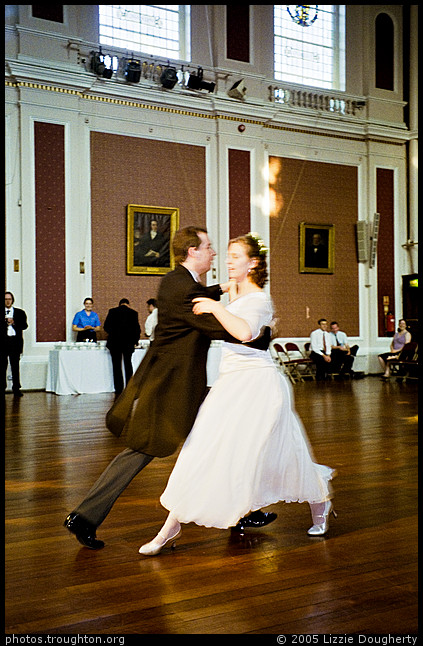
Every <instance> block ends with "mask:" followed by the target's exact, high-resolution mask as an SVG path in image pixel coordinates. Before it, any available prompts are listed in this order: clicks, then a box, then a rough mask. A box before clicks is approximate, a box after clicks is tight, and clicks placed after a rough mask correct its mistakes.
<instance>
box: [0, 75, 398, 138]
mask: <svg viewBox="0 0 423 646" xmlns="http://www.w3.org/2000/svg"><path fill="white" fill-rule="evenodd" d="M5 85H6V87H11V88H17V89H20V88H28V89H35V90H43V91H47V92H57V93H59V94H67V95H72V96H76V97H78V98H80V99H84V100H87V101H99V102H101V103H108V104H111V105H119V106H125V107H131V108H138V109H142V110H154V111H157V112H165V113H168V114H176V115H180V116H186V117H194V118H199V119H211V120H222V121H235V122H238V123H243V124H247V125H254V126H259V127H261V128H264V129H268V130H278V131H284V132H292V133H295V134H305V135H314V136H321V137H330V138H334V139H344V140H349V141H361V142H363V141H370V142H379V143H383V142H384V143H390V144H394V145H397V146H402V145H403V144H404V141H407V140H408V138H409V137H408V132H404V131H402V132H401V136H400V137H398V134H399V133H398V134H396V137H395V138H393V137H392V135H390V134H388V133H386V132H384V129H383V128H380V129H378V130H379V131H378V132H377V133H376V132H373V133H372V132H370V131H369V130H370V129H369V128H367V132H365V131H363V130H362V128H359V129H357V130H359V131H356V132H345V131H344V132H343V133H340V132H335V131H334V130H333V129H330V130H329V129H323V128H313V127H308V128H307V127H306V128H304V127H301V125H299V126H298V127H295V126H286V125H283V124H278V123H275V122H274V117H273V118H270V119H251V118H244V117H243V116H242V115H240V114H239V113H238V114H236V115H231V114H225V113H224V112H223V110H222V111H219V109H218V108H216V106H215V104H214V107H213V109H212V110H210V111H209V112H206V111H204V112H199V111H196V110H188V109H184V108H178V107H170V106H164V105H155V104H154V103H146V102H142V101H137V100H134V99H125V98H122V99H120V98H116V97H113V96H104V95H100V94H92V93H89V91H87V90H83V91H81V90H76V89H72V88H66V87H60V86H57V85H51V84H46V83H38V82H32V81H11V80H9V79H6V81H5ZM221 103H222V108H223V105H224V103H225V101H224V100H223V101H221ZM208 107H209V108H210V106H208ZM271 121H272V123H271ZM399 139H400V140H399Z"/></svg>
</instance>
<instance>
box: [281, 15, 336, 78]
mask: <svg viewBox="0 0 423 646" xmlns="http://www.w3.org/2000/svg"><path fill="white" fill-rule="evenodd" d="M337 13H338V5H274V26H275V36H274V62H275V79H279V80H282V81H290V82H292V83H299V84H303V85H311V86H315V87H322V88H328V89H329V88H333V89H335V88H336V86H337V85H338V86H339V82H338V80H337V78H336V72H335V70H337V69H338V68H339V66H340V61H337V60H335V55H336V56H338V57H339V56H343V55H344V51H343V48H340V46H339V44H340V43H339V39H340V33H341V29H342V30H343V29H344V25H343V24H342V26H341V25H340V29H339V30H338V29H337V27H336V25H337V24H338V22H339V23H340V22H341V20H338V21H337V20H336V18H337ZM338 32H339V33H338ZM336 89H341V88H340V87H338V88H336Z"/></svg>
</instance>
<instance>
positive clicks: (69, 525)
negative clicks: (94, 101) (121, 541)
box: [63, 512, 104, 550]
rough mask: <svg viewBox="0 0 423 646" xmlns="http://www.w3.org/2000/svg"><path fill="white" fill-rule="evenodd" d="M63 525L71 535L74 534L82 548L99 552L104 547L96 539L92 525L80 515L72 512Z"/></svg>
mask: <svg viewBox="0 0 423 646" xmlns="http://www.w3.org/2000/svg"><path fill="white" fill-rule="evenodd" d="M63 525H64V527H66V529H68V530H69V531H70V532H71V533H72V534H75V536H76V538H77V539H78V541H79V542H80V543H81V545H83V546H84V547H88V548H89V549H90V550H101V548H102V547H104V543H103V541H100V540H98V538H96V535H95V532H96V528H95V527H94V525H92V524H91V523H89V522H88V521H87V520H85V518H83V517H82V516H81V515H80V514H77V513H76V512H72V513H71V514H69V516H67V517H66V519H65V522H64V523H63Z"/></svg>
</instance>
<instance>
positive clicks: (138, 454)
mask: <svg viewBox="0 0 423 646" xmlns="http://www.w3.org/2000/svg"><path fill="white" fill-rule="evenodd" d="M173 250H174V255H175V262H176V263H177V267H176V269H174V270H173V271H171V272H169V273H168V274H166V275H165V276H164V277H163V279H162V281H161V284H160V288H159V293H158V297H157V300H158V310H159V316H158V324H157V327H156V330H155V338H154V341H153V342H152V344H151V346H150V348H149V350H148V352H147V354H146V355H145V357H144V359H143V361H142V362H141V364H140V366H139V368H138V370H137V371H136V373H135V374H134V375H133V377H132V379H131V380H130V381H129V384H128V385H127V387H126V388H125V390H124V391H123V393H122V394H121V396H120V397H118V399H117V400H116V402H115V404H114V405H113V406H112V408H111V409H110V411H109V412H108V414H107V417H106V424H107V427H108V428H109V429H110V431H111V432H112V433H113V434H114V435H116V436H118V437H119V436H122V438H124V440H125V443H126V446H127V447H128V448H126V449H124V450H123V451H122V452H121V453H119V455H117V456H116V457H115V458H114V460H112V462H111V463H110V464H109V466H108V467H106V469H105V471H103V473H102V474H101V476H100V477H99V479H98V480H97V482H96V483H95V484H94V486H93V487H92V489H91V490H90V491H89V492H88V494H87V496H86V498H85V499H84V500H83V501H82V503H81V504H80V505H78V507H76V508H75V509H74V511H73V512H72V513H70V514H69V515H68V517H67V518H66V520H65V523H64V525H65V527H66V528H67V529H68V530H69V531H70V532H72V533H73V534H75V535H76V537H77V539H78V540H79V542H80V543H82V545H84V546H86V547H89V548H91V549H94V550H95V549H101V548H102V547H104V543H103V541H100V540H99V539H97V538H96V529H97V527H98V526H99V525H100V524H101V523H102V522H103V520H104V519H105V518H106V516H107V514H108V513H109V511H110V509H111V508H112V505H113V503H114V502H115V501H116V499H117V498H118V496H119V495H120V494H121V493H122V492H123V491H124V490H125V488H126V487H127V486H128V485H129V483H130V482H131V480H132V479H133V478H134V477H135V476H136V475H137V474H138V473H139V472H140V471H141V470H142V469H143V468H144V467H145V466H146V465H147V464H148V463H149V462H150V461H151V460H152V459H153V457H165V456H167V455H171V454H172V453H174V452H175V451H176V449H177V448H178V446H179V445H180V444H181V442H182V441H183V440H185V438H186V437H187V435H188V433H189V432H190V430H191V428H192V426H193V424H194V420H195V418H196V416H197V412H198V409H199V407H200V405H201V403H202V401H203V399H204V397H205V395H206V392H207V373H206V362H207V352H208V349H209V346H210V341H211V340H212V339H224V340H226V341H230V342H232V343H239V341H238V340H237V339H235V338H233V337H232V336H231V335H230V334H229V333H228V332H227V331H226V330H225V329H224V328H223V327H222V326H221V325H220V323H219V322H218V321H217V320H216V318H215V317H214V316H213V315H209V314H205V315H203V316H196V315H195V314H194V313H193V311H192V307H193V304H192V300H193V299H194V298H196V297H198V296H207V297H209V298H213V299H215V300H218V299H219V298H220V295H221V294H222V293H223V291H227V289H228V285H229V284H228V285H214V286H212V287H205V286H204V285H202V284H201V282H199V279H200V276H201V275H202V274H205V273H206V272H208V271H209V269H210V266H211V262H212V260H213V258H214V256H215V255H216V254H215V252H214V250H213V249H212V246H211V242H210V240H209V237H208V234H207V231H206V229H203V228H199V227H186V228H185V229H181V230H180V231H178V232H177V233H176V234H175V237H174V240H173ZM269 340H270V335H269V334H267V335H265V336H264V337H261V338H260V339H257V340H256V341H253V342H251V345H253V346H254V347H258V348H261V349H267V347H268V345H269ZM194 485H195V483H194ZM275 518H276V514H265V513H263V512H261V511H260V510H258V511H256V512H253V514H251V515H250V516H248V517H246V518H244V519H241V520H240V521H239V523H238V525H237V527H238V526H239V527H238V529H240V530H243V529H244V528H245V527H261V526H264V525H267V524H268V523H270V522H272V520H274V519H275Z"/></svg>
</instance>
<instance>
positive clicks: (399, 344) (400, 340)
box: [378, 319, 411, 381]
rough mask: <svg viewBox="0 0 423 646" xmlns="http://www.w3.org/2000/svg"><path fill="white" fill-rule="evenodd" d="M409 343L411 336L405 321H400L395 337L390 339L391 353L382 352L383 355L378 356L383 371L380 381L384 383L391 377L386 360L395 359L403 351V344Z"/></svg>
mask: <svg viewBox="0 0 423 646" xmlns="http://www.w3.org/2000/svg"><path fill="white" fill-rule="evenodd" d="M410 341H411V334H410V332H409V331H408V330H407V321H406V320H405V319H400V320H399V321H398V331H397V332H395V335H394V337H393V338H392V342H391V351H390V352H384V353H383V354H380V355H379V357H378V358H379V363H380V365H381V366H382V370H384V373H383V375H382V379H383V380H384V381H385V380H386V379H389V377H390V375H391V369H390V367H389V363H388V360H389V359H397V358H398V356H399V355H400V354H401V352H402V351H403V349H404V346H405V344H406V343H410Z"/></svg>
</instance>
